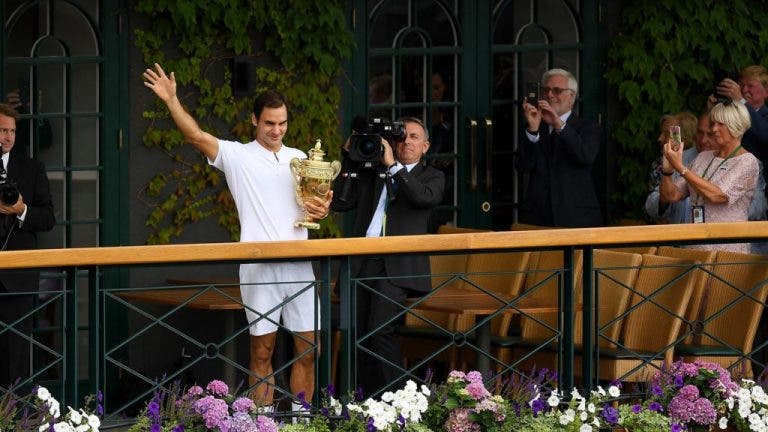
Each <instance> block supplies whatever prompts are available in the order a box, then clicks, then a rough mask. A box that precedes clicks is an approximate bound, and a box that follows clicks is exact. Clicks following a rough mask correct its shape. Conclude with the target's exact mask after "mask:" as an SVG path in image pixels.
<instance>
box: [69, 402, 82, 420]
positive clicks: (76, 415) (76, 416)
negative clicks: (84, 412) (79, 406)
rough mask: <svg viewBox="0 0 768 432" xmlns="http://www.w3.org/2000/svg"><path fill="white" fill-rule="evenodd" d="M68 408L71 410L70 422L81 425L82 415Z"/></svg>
mask: <svg viewBox="0 0 768 432" xmlns="http://www.w3.org/2000/svg"><path fill="white" fill-rule="evenodd" d="M67 408H69V420H70V421H71V422H72V423H75V424H80V423H81V422H82V421H83V416H81V415H80V413H79V412H77V411H75V410H74V408H72V407H71V406H68V407H67Z"/></svg>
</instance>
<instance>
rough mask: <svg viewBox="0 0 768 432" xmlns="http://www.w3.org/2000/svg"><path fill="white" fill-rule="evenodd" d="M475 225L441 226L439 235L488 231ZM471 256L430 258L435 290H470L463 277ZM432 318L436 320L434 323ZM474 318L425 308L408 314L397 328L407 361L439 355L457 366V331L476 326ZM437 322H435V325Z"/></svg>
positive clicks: (406, 362) (451, 365) (404, 358)
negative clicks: (454, 338) (473, 324)
mask: <svg viewBox="0 0 768 432" xmlns="http://www.w3.org/2000/svg"><path fill="white" fill-rule="evenodd" d="M487 231H488V230H480V229H474V228H464V227H456V226H452V225H441V226H440V227H439V228H438V230H437V233H438V234H460V233H473V232H487ZM469 257H470V255H468V254H458V255H431V256H430V257H429V263H430V271H431V273H432V288H433V289H438V288H439V289H442V288H445V289H466V282H465V281H464V280H463V279H461V277H463V276H464V274H465V273H466V272H467V266H468V262H469ZM430 321H432V322H430ZM473 321H474V319H472V320H470V319H469V317H466V316H461V315H460V314H450V313H445V312H433V311H421V312H419V313H418V314H416V313H412V312H409V313H407V314H406V315H405V318H404V322H403V325H401V326H399V327H398V329H397V334H398V337H399V339H400V344H401V350H402V353H403V363H404V365H405V366H406V367H408V365H409V363H410V362H411V360H413V359H421V358H426V357H429V356H432V355H433V354H434V353H435V352H437V351H440V353H439V354H438V355H436V356H435V358H436V359H439V360H443V361H447V362H448V364H449V367H450V368H451V369H455V368H457V365H458V361H457V351H456V350H455V349H454V348H453V347H452V340H453V339H452V338H453V332H455V331H457V330H463V329H466V328H468V327H470V326H471V325H472V322H473ZM433 323H434V324H433Z"/></svg>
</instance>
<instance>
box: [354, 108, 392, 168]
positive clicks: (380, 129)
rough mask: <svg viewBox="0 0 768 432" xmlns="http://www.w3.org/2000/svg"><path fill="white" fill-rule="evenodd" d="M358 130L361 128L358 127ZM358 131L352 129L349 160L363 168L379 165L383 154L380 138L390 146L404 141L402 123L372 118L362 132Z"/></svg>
mask: <svg viewBox="0 0 768 432" xmlns="http://www.w3.org/2000/svg"><path fill="white" fill-rule="evenodd" d="M359 129H363V128H362V127H359ZM359 129H354V133H353V134H352V136H350V138H349V158H350V159H351V160H352V161H354V162H358V163H360V164H361V166H362V167H364V168H372V167H375V166H378V165H379V164H380V162H381V157H382V155H383V154H384V147H383V146H382V145H381V139H382V138H384V139H385V140H387V141H389V142H390V143H391V144H394V143H396V142H399V141H403V140H405V125H404V124H403V122H398V121H389V120H388V119H384V118H374V119H373V120H371V122H370V123H368V124H367V125H366V126H365V128H364V129H363V130H359Z"/></svg>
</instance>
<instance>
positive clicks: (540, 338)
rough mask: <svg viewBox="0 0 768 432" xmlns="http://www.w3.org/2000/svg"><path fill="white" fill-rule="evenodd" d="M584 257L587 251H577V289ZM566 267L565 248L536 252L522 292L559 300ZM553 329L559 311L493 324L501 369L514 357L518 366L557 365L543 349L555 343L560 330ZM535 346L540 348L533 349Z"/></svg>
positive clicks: (494, 346)
mask: <svg viewBox="0 0 768 432" xmlns="http://www.w3.org/2000/svg"><path fill="white" fill-rule="evenodd" d="M582 260H583V254H582V253H581V251H580V250H578V251H576V253H575V254H574V263H573V267H574V274H573V280H574V285H576V286H577V288H576V291H577V292H578V291H579V288H578V287H579V286H580V284H581V269H582ZM563 266H564V261H563V251H561V250H551V251H540V252H534V253H533V255H532V257H531V260H530V265H529V267H528V273H527V275H526V277H525V285H524V288H523V290H522V293H521V295H525V296H526V297H528V298H531V299H534V300H543V301H545V302H557V299H558V295H559V294H558V293H559V290H560V284H561V283H562V277H561V274H560V272H561V271H562V270H563ZM515 318H519V321H518V323H515ZM516 327H517V328H519V329H520V331H519V335H518V334H517V333H518V332H517V331H515V328H516ZM552 328H554V329H556V328H558V314H557V313H539V314H528V315H525V316H517V315H515V316H511V315H507V316H505V317H503V319H502V320H500V321H499V325H498V326H496V327H493V326H492V334H493V335H494V336H493V337H492V338H491V344H492V346H493V348H494V354H495V356H496V357H497V358H498V359H499V361H500V362H501V364H500V365H499V368H497V369H501V368H503V367H506V366H508V365H509V364H511V363H512V361H513V359H521V361H520V363H519V364H518V368H527V369H531V368H532V367H533V366H536V367H538V368H540V367H555V366H556V364H553V361H552V358H553V356H552V354H548V353H544V352H543V351H542V350H546V349H547V348H546V346H547V345H548V344H550V343H551V342H553V340H552V339H553V337H554V336H555V335H556V333H555V332H554V331H553V330H552ZM554 342H556V341H554ZM542 346H543V347H542ZM531 348H533V349H535V350H537V351H536V352H531ZM539 353H541V354H539Z"/></svg>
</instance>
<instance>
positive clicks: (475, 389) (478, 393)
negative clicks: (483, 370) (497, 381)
mask: <svg viewBox="0 0 768 432" xmlns="http://www.w3.org/2000/svg"><path fill="white" fill-rule="evenodd" d="M467 393H469V395H470V396H472V398H473V399H474V400H478V401H479V400H483V399H485V398H487V397H490V396H491V393H490V392H489V391H488V390H487V389H486V388H485V385H483V383H482V381H481V382H479V383H478V382H470V383H469V384H467Z"/></svg>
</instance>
